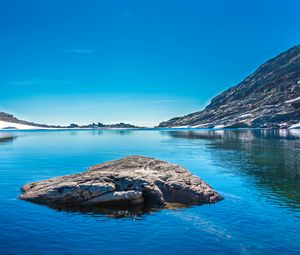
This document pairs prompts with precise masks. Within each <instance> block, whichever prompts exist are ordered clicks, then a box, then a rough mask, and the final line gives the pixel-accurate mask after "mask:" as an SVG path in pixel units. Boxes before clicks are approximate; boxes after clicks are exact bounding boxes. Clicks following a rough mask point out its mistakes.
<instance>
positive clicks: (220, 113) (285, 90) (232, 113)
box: [159, 46, 300, 128]
mask: <svg viewBox="0 0 300 255" xmlns="http://www.w3.org/2000/svg"><path fill="white" fill-rule="evenodd" d="M299 122H300V46H295V47H293V48H291V49H289V50H288V51H286V52H284V53H282V54H280V55H279V56H277V57H275V58H273V59H271V60H269V61H267V62H266V63H265V64H263V65H261V66H260V67H259V68H258V69H257V70H256V71H255V72H254V73H253V74H251V75H250V76H248V77H247V78H246V79H245V80H244V81H242V82H241V83H240V84H238V85H237V86H234V87H232V88H230V89H228V90H226V91H225V92H223V93H221V94H220V95H218V96H216V97H215V98H213V99H212V100H211V103H210V104H209V105H208V106H207V107H206V108H205V109H204V110H203V111H199V112H195V113H192V114H189V115H186V116H183V117H177V118H173V119H170V120H168V121H165V122H162V123H160V124H159V127H182V126H191V127H203V128H213V127H225V128H226V127H228V128H230V127H232V128H234V127H253V128H273V127H274V128H288V127H293V126H297V123H299Z"/></svg>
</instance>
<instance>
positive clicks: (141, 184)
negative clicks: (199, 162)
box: [21, 156, 223, 208]
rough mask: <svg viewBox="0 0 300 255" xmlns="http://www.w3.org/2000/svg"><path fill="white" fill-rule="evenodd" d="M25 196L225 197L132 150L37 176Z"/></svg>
mask: <svg viewBox="0 0 300 255" xmlns="http://www.w3.org/2000/svg"><path fill="white" fill-rule="evenodd" d="M22 191H23V194H22V195H21V199H23V200H27V201H31V202H34V203H38V204H46V205H49V206H59V205H61V206H68V205H69V206H78V205H80V206H83V207H84V206H100V207H109V208H114V207H119V206H128V207H131V206H140V207H141V208H143V207H154V208H164V207H166V206H167V205H168V204H178V205H198V204H204V203H215V202H218V201H220V200H222V199H223V198H222V196H221V195H219V194H218V193H217V192H216V191H215V190H214V189H212V188H211V187H210V186H209V185H208V184H206V183H205V182H204V181H203V180H201V179H200V178H199V177H197V176H195V175H193V174H192V173H190V172H189V171H188V170H187V169H185V168H183V167H182V166H180V165H176V164H172V163H168V162H165V161H162V160H159V159H154V158H149V157H144V156H129V157H125V158H122V159H119V160H114V161H109V162H106V163H102V164H99V165H95V166H92V167H90V168H89V169H88V171H86V172H83V173H79V174H73V175H67V176H62V177H56V178H52V179H49V180H45V181H38V182H33V183H30V184H27V185H25V186H24V187H23V188H22Z"/></svg>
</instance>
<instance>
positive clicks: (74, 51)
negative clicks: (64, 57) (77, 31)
mask: <svg viewBox="0 0 300 255" xmlns="http://www.w3.org/2000/svg"><path fill="white" fill-rule="evenodd" d="M63 51H64V52H68V53H75V54H92V53H93V52H94V51H93V50H92V49H63Z"/></svg>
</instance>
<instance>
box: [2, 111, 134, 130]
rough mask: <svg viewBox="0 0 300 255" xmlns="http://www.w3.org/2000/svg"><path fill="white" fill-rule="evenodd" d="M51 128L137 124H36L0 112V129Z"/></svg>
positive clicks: (99, 127)
mask: <svg viewBox="0 0 300 255" xmlns="http://www.w3.org/2000/svg"><path fill="white" fill-rule="evenodd" d="M51 128H62V129H63V128H75V129H80V128H92V129H97V128H98V129H105V128H138V127H137V126H134V125H131V124H127V123H122V122H121V123H117V124H102V123H100V122H99V123H98V124H95V123H93V124H88V125H82V126H80V125H77V124H74V123H73V124H70V125H69V126H57V125H45V124H37V123H34V122H29V121H25V120H19V119H17V118H16V117H14V116H13V115H12V114H9V113H5V112H0V129H51Z"/></svg>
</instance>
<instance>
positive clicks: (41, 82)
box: [6, 79, 73, 86]
mask: <svg viewBox="0 0 300 255" xmlns="http://www.w3.org/2000/svg"><path fill="white" fill-rule="evenodd" d="M72 83H73V82H72V81H68V80H42V79H29V80H16V81H9V82H6V84H7V85H13V86H33V85H37V86H38V85H53V84H60V85H67V84H72Z"/></svg>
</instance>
